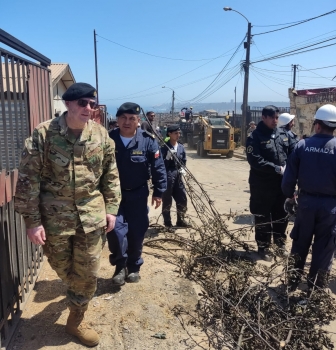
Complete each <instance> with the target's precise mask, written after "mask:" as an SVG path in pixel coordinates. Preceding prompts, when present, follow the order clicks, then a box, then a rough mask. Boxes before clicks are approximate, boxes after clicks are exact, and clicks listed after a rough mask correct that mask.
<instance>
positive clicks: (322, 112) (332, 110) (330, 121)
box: [314, 105, 336, 128]
mask: <svg viewBox="0 0 336 350" xmlns="http://www.w3.org/2000/svg"><path fill="white" fill-rule="evenodd" d="M314 119H318V120H322V121H323V123H324V124H325V125H327V126H330V127H332V128H334V127H336V107H335V106H333V105H324V106H322V107H320V108H319V109H318V110H317V111H316V114H315V117H314Z"/></svg>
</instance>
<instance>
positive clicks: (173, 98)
mask: <svg viewBox="0 0 336 350" xmlns="http://www.w3.org/2000/svg"><path fill="white" fill-rule="evenodd" d="M174 101H175V91H174V90H173V97H172V118H174Z"/></svg>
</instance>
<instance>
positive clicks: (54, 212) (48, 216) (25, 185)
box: [15, 112, 120, 235]
mask: <svg viewBox="0 0 336 350" xmlns="http://www.w3.org/2000/svg"><path fill="white" fill-rule="evenodd" d="M66 113H67V112H66ZM66 113H64V114H62V115H61V116H60V117H57V118H55V119H52V120H48V121H46V122H44V123H41V124H39V125H38V126H37V127H36V129H35V130H34V131H33V134H32V136H31V137H29V138H28V139H27V140H26V143H25V148H24V150H23V152H22V157H21V164H20V167H19V177H18V182H17V187H16V198H15V209H16V210H17V211H18V212H19V213H20V214H22V215H23V218H24V220H25V223H26V227H27V228H33V227H37V226H39V225H41V224H42V225H43V226H44V228H45V230H46V233H47V234H52V235H59V234H60V235H74V234H75V232H76V227H78V225H79V224H81V225H82V226H83V229H84V232H85V233H88V232H92V231H94V230H96V229H98V228H101V227H104V226H105V225H106V214H114V215H115V214H117V211H118V207H119V203H120V184H119V176H118V170H117V167H116V161H115V153H114V152H115V145H114V141H113V140H111V138H110V137H109V135H108V133H107V130H105V129H104V128H103V127H102V126H101V125H99V124H97V123H95V122H93V121H91V120H89V121H88V122H87V124H86V126H85V128H84V130H83V131H82V133H81V136H80V137H79V138H78V139H77V138H76V137H75V136H74V135H73V134H72V133H71V132H70V131H69V132H68V127H67V124H66Z"/></svg>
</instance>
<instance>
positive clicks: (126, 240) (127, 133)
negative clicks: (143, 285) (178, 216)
mask: <svg viewBox="0 0 336 350" xmlns="http://www.w3.org/2000/svg"><path fill="white" fill-rule="evenodd" d="M139 114H140V106H139V105H137V104H136V103H132V102H126V103H124V104H122V105H121V106H120V108H119V109H118V111H117V118H118V125H119V129H116V130H112V131H110V137H111V138H112V139H113V140H114V142H115V144H116V160H117V166H118V170H119V176H120V185H121V194H122V199H121V203H120V208H119V213H118V217H117V222H116V226H115V229H114V230H113V231H112V232H109V233H108V235H107V239H108V243H109V249H110V251H111V255H110V262H111V264H112V265H115V266H116V269H115V273H114V275H113V277H112V283H113V284H115V285H119V286H121V285H123V284H125V281H126V282H131V283H132V282H133V283H136V282H139V280H140V274H139V271H140V267H141V265H142V264H143V259H142V257H141V253H142V244H143V240H144V237H145V233H146V231H147V229H148V225H149V219H148V206H147V200H148V195H149V190H148V185H147V180H149V172H148V168H149V165H150V171H151V175H152V183H153V186H154V189H153V197H152V205H154V203H155V208H158V207H159V206H160V205H161V197H162V194H163V192H164V191H165V190H166V187H167V178H166V171H165V167H164V163H163V159H162V156H161V152H160V149H159V145H158V143H157V141H156V140H155V138H154V136H153V135H152V134H150V133H148V132H147V131H144V130H142V129H140V128H138V122H139V121H140V118H139Z"/></svg>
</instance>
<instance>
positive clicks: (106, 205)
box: [15, 83, 120, 346]
mask: <svg viewBox="0 0 336 350" xmlns="http://www.w3.org/2000/svg"><path fill="white" fill-rule="evenodd" d="M95 97H96V90H95V88H94V87H92V86H91V85H89V84H86V83H76V84H73V85H71V86H70V88H69V89H68V90H67V91H66V92H65V93H64V94H63V96H62V98H63V100H64V101H65V105H66V107H67V110H68V111H67V112H65V113H63V114H62V115H61V116H60V117H57V118H54V119H52V120H48V121H46V122H44V123H42V124H39V125H38V126H37V127H36V129H35V130H34V131H33V134H32V136H31V137H30V138H28V139H27V140H26V144H25V149H24V150H23V152H22V158H21V164H20V167H19V178H18V182H17V189H16V198H15V208H16V210H17V211H18V212H19V213H20V214H22V215H23V218H24V221H25V223H26V229H27V235H28V237H29V239H30V241H31V242H32V243H34V244H41V245H43V250H44V253H45V255H46V256H47V257H48V261H49V263H50V265H51V267H52V268H53V269H54V270H55V271H56V272H57V274H58V276H59V277H60V278H61V279H62V280H63V282H65V283H66V284H67V286H68V290H67V298H68V300H69V308H70V315H69V317H68V320H67V324H66V331H67V332H68V333H69V334H72V335H75V336H76V337H78V339H79V340H80V341H81V342H82V343H83V344H85V345H87V346H95V345H97V344H98V343H99V336H98V334H97V333H96V332H95V331H94V330H93V329H91V328H90V327H89V326H88V325H87V324H85V323H84V322H83V318H84V313H85V312H86V310H87V308H88V304H89V302H90V300H91V299H92V297H93V295H94V293H95V291H96V286H97V273H98V269H99V261H100V254H101V251H102V248H103V245H104V243H105V233H106V231H110V230H111V229H113V227H114V224H115V215H116V214H117V211H118V206H119V203H120V188H119V178H118V171H117V167H116V162H115V157H114V142H113V141H112V140H111V139H110V138H109V135H108V133H107V131H106V129H105V128H103V127H102V126H101V125H99V124H97V123H94V122H93V121H92V120H90V117H91V114H92V111H93V110H94V108H95V106H96V100H95Z"/></svg>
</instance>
